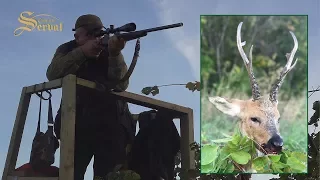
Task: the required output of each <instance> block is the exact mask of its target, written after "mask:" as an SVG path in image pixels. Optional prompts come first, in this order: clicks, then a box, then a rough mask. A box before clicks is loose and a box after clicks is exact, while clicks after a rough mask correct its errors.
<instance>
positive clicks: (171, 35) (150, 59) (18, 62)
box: [0, 0, 320, 179]
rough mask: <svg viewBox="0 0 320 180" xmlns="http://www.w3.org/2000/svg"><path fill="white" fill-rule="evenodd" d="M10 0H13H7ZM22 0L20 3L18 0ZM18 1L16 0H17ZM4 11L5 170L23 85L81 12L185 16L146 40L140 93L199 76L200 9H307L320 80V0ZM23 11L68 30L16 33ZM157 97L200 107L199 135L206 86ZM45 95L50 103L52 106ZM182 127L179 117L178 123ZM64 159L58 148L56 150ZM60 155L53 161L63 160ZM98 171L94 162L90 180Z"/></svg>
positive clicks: (32, 119) (179, 0)
mask: <svg viewBox="0 0 320 180" xmlns="http://www.w3.org/2000/svg"><path fill="white" fill-rule="evenodd" d="M9 2H10V3H9ZM14 2H16V3H14ZM13 4H14V5H13ZM0 7H2V8H3V10H2V11H0V17H1V22H2V26H0V32H1V34H0V39H1V40H2V43H0V53H1V59H0V83H1V87H2V88H1V89H0V94H1V97H2V101H0V109H1V115H2V119H3V120H2V124H1V126H0V133H1V136H0V173H1V174H2V170H3V167H4V163H5V158H6V154H7V151H8V145H9V142H10V137H11V133H12V128H13V124H14V120H15V116H16V111H17V106H18V103H19V99H20V94H21V90H22V88H23V87H24V86H30V85H33V84H37V83H42V82H45V81H47V79H46V75H45V74H46V70H47V67H48V65H49V63H50V62H51V59H52V57H53V54H54V52H55V50H56V48H57V47H58V46H59V45H60V44H62V43H65V42H67V41H70V40H72V39H73V32H72V31H71V29H72V28H73V27H74V23H75V21H76V19H77V17H79V16H80V15H83V14H88V13H90V14H96V15H98V16H99V17H100V18H101V19H102V21H103V23H104V25H105V26H106V27H108V26H109V25H110V24H113V25H115V26H121V25H123V24H126V23H128V22H135V23H136V25H137V30H139V29H145V28H151V27H155V26H162V25H166V24H172V23H179V22H182V23H184V26H183V27H180V28H176V29H170V30H165V31H161V32H154V33H150V34H149V35H148V36H147V37H144V38H142V39H141V50H140V57H139V59H138V63H137V65H136V68H135V71H134V72H133V74H132V76H131V79H130V86H129V88H128V90H127V91H129V92H133V93H137V94H141V89H142V88H144V87H146V86H153V85H164V84H171V83H187V82H190V81H199V80H200V58H199V57H200V40H199V37H200V21H199V20H200V15H202V14H225V15H227V14H243V15H248V14H257V15H259V14H270V15H271V14H290V15H293V14H307V15H309V29H308V33H309V34H308V35H309V56H308V59H309V65H308V71H309V72H308V78H309V79H308V80H309V81H308V89H312V87H314V88H316V87H318V86H319V85H320V82H318V81H317V77H318V76H319V71H317V70H318V69H317V68H318V67H319V66H320V61H319V60H318V59H317V57H319V56H320V51H319V50H318V49H317V48H318V42H319V40H320V36H319V35H320V34H319V32H320V31H319V26H320V24H319V15H320V13H319V10H320V9H319V2H318V1H317V0H306V1H297V0H282V1H279V0H269V1H259V2H257V1H252V0H243V1H236V0H211V1H210V0H200V1H191V0H171V1H169V0H141V1H129V0H126V1H125V0H119V1H113V2H112V3H110V2H108V3H107V1H102V0H100V1H98V0H97V1H95V3H93V2H89V1H83V0H78V1H75V0H73V1H72V0H69V1H58V0H30V1H28V2H26V1H14V0H11V1H1V4H0ZM23 11H31V12H34V13H35V14H50V15H52V16H54V17H56V18H58V19H59V20H60V22H62V23H63V31H62V32H40V31H37V30H34V31H31V32H23V34H22V35H20V36H14V33H13V32H14V30H15V29H16V28H18V27H20V26H21V24H20V23H19V22H18V17H19V15H20V13H21V12H23ZM134 43H135V42H134V41H131V42H128V43H127V46H126V48H125V49H124V50H123V54H124V57H125V59H126V62H127V64H130V62H131V59H132V56H133V51H134ZM60 98H61V90H54V91H53V113H54V115H55V113H56V111H57V109H58V106H59V104H60ZM153 98H156V99H159V100H163V101H167V102H171V103H175V104H179V105H182V106H186V107H190V108H192V109H193V111H194V125H195V126H194V129H195V130H194V131H195V140H196V141H198V142H199V140H200V137H199V134H200V132H199V130H200V124H199V122H200V93H199V92H191V91H189V90H187V89H186V88H184V87H181V86H180V87H179V86H178V87H164V88H161V89H160V94H159V95H157V96H155V97H153ZM319 99H320V93H315V94H314V95H313V96H311V97H310V98H309V103H308V104H309V114H311V115H312V113H313V111H312V110H311V107H312V103H313V102H314V101H315V100H319ZM38 102H39V99H38V98H37V96H32V99H31V104H30V107H29V112H28V116H27V121H26V125H25V128H24V134H23V138H22V143H21V146H20V152H19V157H18V162H17V167H18V166H20V165H22V164H24V163H27V162H28V160H29V155H30V149H31V143H32V139H33V137H34V134H35V131H36V123H37V115H38V106H39V104H38ZM46 105H47V104H46V102H45V104H44V107H46ZM130 110H131V112H132V113H140V112H142V111H144V110H147V109H146V108H142V107H138V106H134V105H132V106H130ZM46 113H47V111H46V110H44V111H43V121H42V124H41V125H42V128H41V130H42V131H45V130H46V127H45V125H46V124H45V121H46ZM176 124H177V126H178V127H179V123H176ZM56 158H57V159H58V158H59V151H57V153H56ZM58 162H59V161H58V160H57V161H56V163H55V164H54V165H56V166H58V165H59V163H58ZM91 177H92V162H91V164H90V165H89V167H88V169H87V173H86V177H85V179H91ZM265 178H267V176H266V175H263V176H261V175H260V176H258V175H256V176H255V177H254V178H253V179H265Z"/></svg>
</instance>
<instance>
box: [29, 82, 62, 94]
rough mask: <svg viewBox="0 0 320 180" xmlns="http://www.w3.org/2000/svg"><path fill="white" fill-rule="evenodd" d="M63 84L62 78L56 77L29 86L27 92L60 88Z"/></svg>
mask: <svg viewBox="0 0 320 180" xmlns="http://www.w3.org/2000/svg"><path fill="white" fill-rule="evenodd" d="M61 86H62V79H56V80H53V81H49V82H44V83H40V84H35V85H32V86H28V87H27V91H26V93H35V92H40V91H45V90H50V89H58V88H61Z"/></svg>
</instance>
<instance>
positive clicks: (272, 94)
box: [270, 31, 298, 102]
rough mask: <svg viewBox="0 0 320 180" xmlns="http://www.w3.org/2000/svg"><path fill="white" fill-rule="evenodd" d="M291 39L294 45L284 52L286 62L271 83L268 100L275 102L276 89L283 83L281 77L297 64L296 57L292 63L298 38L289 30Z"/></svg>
mask: <svg viewBox="0 0 320 180" xmlns="http://www.w3.org/2000/svg"><path fill="white" fill-rule="evenodd" d="M289 32H290V34H291V36H292V38H293V41H294V46H293V49H292V51H291V53H287V54H286V58H287V64H286V65H285V66H284V68H283V69H282V71H281V73H280V77H279V79H277V81H276V82H275V83H274V84H273V86H272V88H271V92H270V101H272V102H277V101H278V100H277V95H278V91H279V89H280V87H281V85H282V83H283V79H284V78H285V77H286V75H287V74H288V72H290V71H291V70H292V69H293V67H294V66H295V65H296V64H297V61H298V58H297V59H296V61H295V62H294V63H293V65H291V64H292V61H293V58H294V55H295V53H296V52H297V49H298V40H297V38H296V36H295V35H294V34H293V32H291V31H289Z"/></svg>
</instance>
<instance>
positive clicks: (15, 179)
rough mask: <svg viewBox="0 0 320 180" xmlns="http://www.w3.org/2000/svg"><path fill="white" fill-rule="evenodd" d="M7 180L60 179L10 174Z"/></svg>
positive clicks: (56, 179)
mask: <svg viewBox="0 0 320 180" xmlns="http://www.w3.org/2000/svg"><path fill="white" fill-rule="evenodd" d="M7 180H59V178H58V177H18V176H8V178H7Z"/></svg>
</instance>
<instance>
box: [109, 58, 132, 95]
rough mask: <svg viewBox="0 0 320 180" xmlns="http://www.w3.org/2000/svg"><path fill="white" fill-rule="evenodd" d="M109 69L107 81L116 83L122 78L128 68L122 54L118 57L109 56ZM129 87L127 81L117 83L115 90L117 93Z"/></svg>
mask: <svg viewBox="0 0 320 180" xmlns="http://www.w3.org/2000/svg"><path fill="white" fill-rule="evenodd" d="M108 60H109V68H108V79H109V80H110V81H111V82H117V81H119V80H120V79H122V78H123V77H124V75H125V74H126V73H127V71H128V67H127V64H126V62H125V61H124V57H123V55H122V53H121V52H120V54H119V55H118V56H114V57H112V56H109V57H108ZM128 86H129V80H126V81H124V82H121V83H119V84H118V85H117V86H116V87H115V89H116V90H119V91H125V90H126V89H127V88H128Z"/></svg>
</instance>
